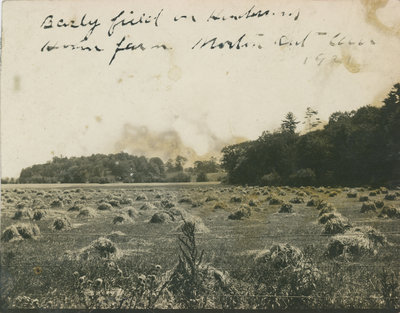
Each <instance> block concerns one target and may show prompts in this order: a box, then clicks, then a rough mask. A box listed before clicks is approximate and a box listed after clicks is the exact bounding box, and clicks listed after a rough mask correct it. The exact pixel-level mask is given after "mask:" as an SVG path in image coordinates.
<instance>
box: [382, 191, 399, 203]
mask: <svg viewBox="0 0 400 313" xmlns="http://www.w3.org/2000/svg"><path fill="white" fill-rule="evenodd" d="M396 198H397V196H396V194H394V193H388V194H387V195H385V198H384V199H385V200H389V201H394V200H396Z"/></svg>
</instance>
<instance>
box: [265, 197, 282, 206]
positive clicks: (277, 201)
mask: <svg viewBox="0 0 400 313" xmlns="http://www.w3.org/2000/svg"><path fill="white" fill-rule="evenodd" d="M268 198H269V199H268V200H269V202H268V203H269V204H270V205H279V204H283V200H282V199H279V198H276V197H273V196H272V197H268Z"/></svg>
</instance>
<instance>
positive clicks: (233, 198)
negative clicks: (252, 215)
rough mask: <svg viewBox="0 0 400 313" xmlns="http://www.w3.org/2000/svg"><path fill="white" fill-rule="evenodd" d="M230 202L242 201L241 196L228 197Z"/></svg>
mask: <svg viewBox="0 0 400 313" xmlns="http://www.w3.org/2000/svg"><path fill="white" fill-rule="evenodd" d="M230 202H234V203H240V202H242V198H241V197H239V196H233V197H232V198H231V199H230Z"/></svg>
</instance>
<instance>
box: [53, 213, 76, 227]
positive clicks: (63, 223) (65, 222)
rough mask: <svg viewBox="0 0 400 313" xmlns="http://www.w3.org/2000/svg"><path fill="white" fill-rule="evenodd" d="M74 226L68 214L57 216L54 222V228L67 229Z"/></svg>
mask: <svg viewBox="0 0 400 313" xmlns="http://www.w3.org/2000/svg"><path fill="white" fill-rule="evenodd" d="M71 227H72V224H71V221H70V219H69V218H68V217H67V216H62V217H59V218H56V219H55V220H54V222H53V229H54V230H67V229H70V228H71Z"/></svg>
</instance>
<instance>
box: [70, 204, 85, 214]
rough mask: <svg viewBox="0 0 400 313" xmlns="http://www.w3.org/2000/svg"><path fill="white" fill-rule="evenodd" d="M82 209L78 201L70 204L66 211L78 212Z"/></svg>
mask: <svg viewBox="0 0 400 313" xmlns="http://www.w3.org/2000/svg"><path fill="white" fill-rule="evenodd" d="M81 209H82V204H80V203H75V204H74V205H73V206H71V207H70V208H68V210H67V211H68V212H78V211H80V210H81Z"/></svg>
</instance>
